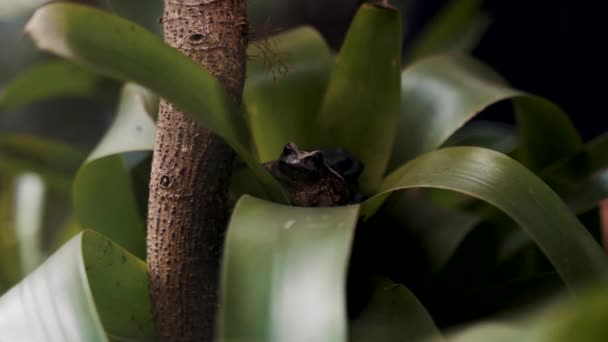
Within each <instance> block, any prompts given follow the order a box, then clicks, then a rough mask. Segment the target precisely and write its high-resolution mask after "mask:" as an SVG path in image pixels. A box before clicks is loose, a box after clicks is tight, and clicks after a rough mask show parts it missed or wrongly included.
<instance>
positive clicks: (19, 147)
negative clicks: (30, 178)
mask: <svg viewBox="0 0 608 342" xmlns="http://www.w3.org/2000/svg"><path fill="white" fill-rule="evenodd" d="M84 159H85V154H84V153H83V152H82V151H80V150H78V149H76V148H74V147H71V146H68V145H65V144H63V143H60V142H57V141H53V140H50V139H44V138H39V137H34V136H30V135H25V134H14V133H2V134H0V171H2V173H3V174H4V175H18V174H21V173H25V172H34V173H36V174H38V175H40V176H41V177H42V178H43V179H44V180H45V182H46V183H47V184H48V185H49V186H50V187H53V188H57V189H69V186H70V184H71V182H72V178H73V177H74V175H75V174H76V171H77V170H78V166H79V165H80V164H81V163H82V162H83V160H84Z"/></svg>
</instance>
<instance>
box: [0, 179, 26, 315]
mask: <svg viewBox="0 0 608 342" xmlns="http://www.w3.org/2000/svg"><path fill="white" fill-rule="evenodd" d="M13 181H14V179H13V178H11V177H6V176H5V175H3V176H2V177H0V294H2V293H4V292H5V291H6V290H8V289H9V288H10V287H11V286H13V285H14V284H16V283H17V282H19V280H20V279H21V276H22V275H21V263H20V262H18V261H19V248H18V242H17V237H16V234H15V222H14V218H13V216H14V209H13V206H14V201H13V196H14V193H13V190H14V184H13ZM0 321H1V319H0Z"/></svg>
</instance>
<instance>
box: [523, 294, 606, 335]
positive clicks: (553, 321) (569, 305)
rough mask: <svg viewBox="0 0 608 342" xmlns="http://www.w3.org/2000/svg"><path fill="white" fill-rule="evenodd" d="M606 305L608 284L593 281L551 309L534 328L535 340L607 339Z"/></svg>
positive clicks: (532, 329)
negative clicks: (583, 290)
mask: <svg viewBox="0 0 608 342" xmlns="http://www.w3.org/2000/svg"><path fill="white" fill-rule="evenodd" d="M606 305H608V284H607V283H606V282H600V283H598V284H594V285H593V286H591V287H590V288H587V289H585V292H583V293H582V294H581V295H580V296H576V297H570V298H565V299H564V300H562V301H561V302H560V303H558V304H557V305H555V306H554V307H553V308H551V309H550V310H548V312H547V313H545V314H544V315H543V317H541V319H540V321H539V322H537V323H536V325H535V326H533V327H532V328H531V334H530V335H531V336H534V337H535V341H555V342H568V341H586V342H595V341H597V342H600V341H606V339H608V333H607V331H606V319H608V314H607V311H606Z"/></svg>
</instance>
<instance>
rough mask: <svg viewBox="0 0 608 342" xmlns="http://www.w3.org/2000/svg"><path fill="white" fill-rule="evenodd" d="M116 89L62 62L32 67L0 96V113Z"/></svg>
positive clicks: (88, 73)
mask: <svg viewBox="0 0 608 342" xmlns="http://www.w3.org/2000/svg"><path fill="white" fill-rule="evenodd" d="M112 85H114V86H115V85H116V83H115V82H112V81H110V80H108V79H106V78H103V77H101V76H99V75H97V74H95V73H93V72H91V71H89V70H87V69H84V68H82V67H80V66H78V65H75V64H72V63H69V62H65V61H52V62H45V63H42V64H38V65H35V66H33V67H31V68H30V69H28V70H26V71H24V72H23V73H21V74H20V75H19V76H18V77H17V78H16V79H15V80H13V81H12V82H11V83H9V85H8V86H6V87H5V88H4V89H3V90H2V91H1V92H0V111H3V110H7V109H12V108H15V107H18V106H22V105H26V104H29V103H32V102H36V101H40V100H45V99H49V98H54V97H59V96H93V95H96V94H100V93H103V92H104V91H105V90H107V89H109V88H110V86H112Z"/></svg>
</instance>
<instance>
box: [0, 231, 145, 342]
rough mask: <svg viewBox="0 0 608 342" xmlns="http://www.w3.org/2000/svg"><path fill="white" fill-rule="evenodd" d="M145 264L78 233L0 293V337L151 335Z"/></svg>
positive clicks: (131, 338)
mask: <svg viewBox="0 0 608 342" xmlns="http://www.w3.org/2000/svg"><path fill="white" fill-rule="evenodd" d="M147 288H148V278H147V272H146V264H145V263H144V262H143V261H141V260H140V259H138V258H136V257H135V256H133V255H131V254H129V252H127V251H125V250H124V249H122V248H121V247H119V246H118V245H115V244H114V243H113V242H112V241H110V240H108V239H107V238H105V237H103V236H101V235H99V234H97V233H94V232H91V231H84V232H83V233H80V234H79V235H77V236H76V237H74V238H73V239H72V240H70V241H69V242H68V243H66V244H65V245H64V246H63V247H62V248H61V249H60V250H58V251H57V252H56V253H55V254H54V255H53V256H51V257H50V258H49V259H48V260H47V261H46V262H45V263H44V264H42V265H41V266H40V267H39V268H38V269H36V270H35V271H34V272H33V273H32V274H30V275H29V276H28V277H27V278H25V279H24V280H23V281H22V282H21V283H19V284H18V285H17V286H15V287H14V288H13V289H11V290H10V291H9V292H7V293H6V294H5V295H4V296H2V297H0V331H2V341H5V340H6V341H40V342H44V341H62V342H63V341H66V342H72V341H73V342H80V341H108V338H110V339H112V340H118V341H127V340H128V341H149V340H150V339H153V336H154V335H153V325H152V315H151V309H150V308H151V306H150V302H149V295H148V291H147Z"/></svg>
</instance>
